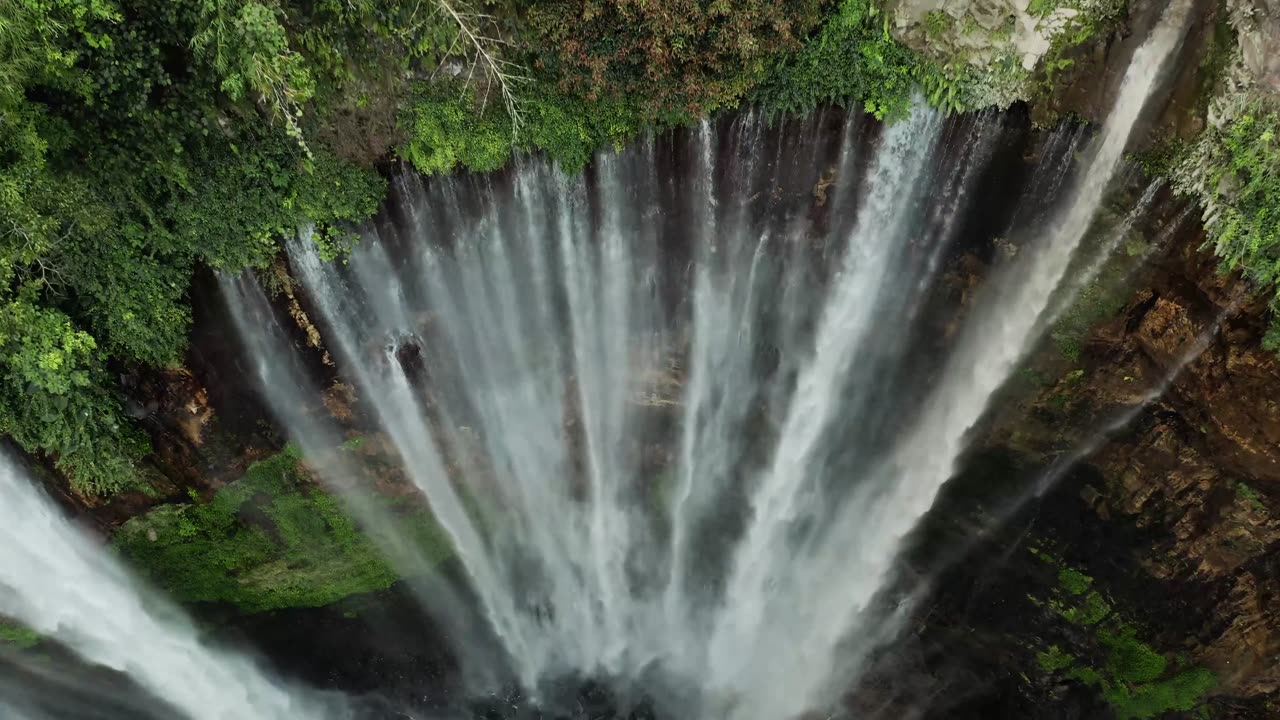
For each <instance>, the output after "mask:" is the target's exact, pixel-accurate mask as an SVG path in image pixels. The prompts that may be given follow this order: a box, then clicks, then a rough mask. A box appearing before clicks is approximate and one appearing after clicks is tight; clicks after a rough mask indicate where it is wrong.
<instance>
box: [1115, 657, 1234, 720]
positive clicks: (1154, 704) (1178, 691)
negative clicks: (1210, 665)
mask: <svg viewBox="0 0 1280 720" xmlns="http://www.w3.org/2000/svg"><path fill="white" fill-rule="evenodd" d="M1215 685H1217V678H1216V677H1215V676H1214V674H1213V673H1212V672H1210V671H1209V670H1206V669H1204V668H1196V669H1194V670H1187V671H1186V672H1181V673H1178V674H1177V675H1174V676H1173V677H1170V678H1167V679H1164V680H1160V681H1159V682H1152V683H1148V684H1145V685H1138V686H1133V687H1130V686H1127V685H1124V684H1116V685H1114V686H1112V687H1110V688H1108V689H1106V690H1104V692H1103V697H1105V698H1106V699H1107V702H1109V703H1111V707H1112V708H1113V709H1114V710H1115V713H1116V717H1117V718H1118V720H1146V719H1147V718H1155V717H1161V716H1163V715H1164V714H1165V713H1169V712H1173V711H1181V712H1188V711H1191V710H1194V709H1195V708H1196V706H1197V705H1199V704H1200V703H1201V702H1202V701H1203V699H1204V696H1205V695H1206V694H1207V693H1208V692H1209V691H1210V690H1212V689H1213V688H1214V686H1215Z"/></svg>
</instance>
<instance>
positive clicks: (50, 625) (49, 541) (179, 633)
mask: <svg viewBox="0 0 1280 720" xmlns="http://www.w3.org/2000/svg"><path fill="white" fill-rule="evenodd" d="M0 497H3V498H4V502H3V503H0V615H4V616H7V617H10V618H13V619H15V620H17V621H19V622H22V623H23V624H25V625H27V626H28V627H30V628H31V629H32V630H35V631H36V632H39V633H40V634H41V635H44V636H45V637H48V638H51V639H53V640H56V641H58V642H59V643H61V644H63V645H65V646H66V647H67V648H68V649H70V650H71V651H73V652H75V653H76V654H78V655H80V656H81V657H83V658H84V659H85V660H87V661H89V662H91V663H94V664H97V665H101V666H104V667H108V668H111V669H114V670H117V671H119V672H123V673H126V674H127V675H129V677H130V678H131V679H132V680H133V681H134V682H136V683H137V684H138V685H139V686H140V687H141V688H142V689H144V690H146V691H148V692H149V693H151V694H152V695H153V696H154V697H156V698H159V699H161V700H163V701H165V702H166V703H168V704H169V705H170V706H171V707H172V708H174V709H175V710H177V711H178V712H179V713H181V715H180V716H179V717H183V718H190V719H191V720H244V719H245V718H257V719H261V720H295V719H298V718H309V719H310V718H315V719H317V720H326V719H335V720H336V719H338V718H345V717H347V713H346V710H345V708H344V707H342V705H341V703H336V702H334V703H330V702H328V701H322V700H320V699H318V698H315V697H311V696H307V695H304V694H301V693H299V692H295V691H293V690H292V689H290V688H287V687H285V686H283V685H281V684H277V683H276V682H274V681H272V680H270V679H268V678H267V677H265V676H264V675H263V674H262V673H261V672H260V671H259V670H258V668H257V667H255V666H254V664H253V663H251V662H250V661H249V660H248V659H246V658H243V657H238V656H236V655H233V654H231V653H229V652H226V651H222V650H216V649H213V648H210V647H208V646H207V645H205V644H204V643H203V642H202V641H201V640H200V638H199V636H198V634H197V632H196V629H195V627H194V626H193V625H192V624H191V623H190V621H188V620H187V619H186V618H185V617H183V616H182V615H181V613H180V612H179V611H178V610H177V609H176V608H173V607H170V606H169V605H168V604H167V602H166V601H165V600H164V599H163V597H162V596H161V595H159V594H158V593H155V592H154V591H148V590H146V589H145V588H140V587H139V586H138V585H136V584H135V583H134V581H133V580H132V578H131V577H130V576H129V574H128V573H127V572H126V571H125V569H124V568H123V567H122V566H121V565H120V564H119V563H117V562H116V561H115V559H114V558H112V557H111V556H110V554H109V553H108V552H107V551H105V550H104V549H102V548H100V547H97V546H96V544H95V542H94V541H93V540H91V539H90V538H89V537H87V536H85V535H84V534H82V533H81V531H80V530H79V529H77V528H76V527H74V526H73V525H72V524H71V523H69V522H67V521H66V520H65V519H63V517H62V516H61V514H60V513H59V512H58V510H57V508H55V507H54V505H53V504H52V503H51V502H50V501H49V500H48V498H46V497H45V496H44V495H43V494H42V493H41V491H39V490H38V489H37V488H36V487H35V486H33V485H32V484H31V482H30V481H29V479H28V478H26V477H25V476H24V475H23V473H21V472H20V471H19V470H18V468H17V467H16V466H15V465H14V464H13V462H12V461H11V460H10V459H9V458H8V457H4V456H0ZM32 714H33V715H34V714H35V713H34V712H33V713H32ZM166 714H167V715H169V716H173V715H172V712H170V713H166ZM6 717H7V716H6Z"/></svg>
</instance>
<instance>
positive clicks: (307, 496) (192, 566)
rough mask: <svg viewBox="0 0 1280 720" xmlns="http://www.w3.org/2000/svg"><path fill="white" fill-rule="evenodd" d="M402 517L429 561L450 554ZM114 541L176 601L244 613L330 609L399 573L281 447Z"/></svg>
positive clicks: (429, 529)
mask: <svg viewBox="0 0 1280 720" xmlns="http://www.w3.org/2000/svg"><path fill="white" fill-rule="evenodd" d="M399 519H400V521H401V522H402V523H403V524H404V527H403V528H401V531H402V532H403V533H404V534H405V535H406V536H409V537H412V538H414V540H415V541H417V542H418V543H420V544H421V546H422V547H423V548H424V549H425V550H426V551H427V553H428V556H429V557H431V558H434V559H436V560H441V559H443V558H445V557H447V556H448V555H449V554H450V552H451V551H450V549H449V543H448V542H447V540H446V538H445V536H444V533H443V532H442V531H441V530H440V529H439V528H438V527H437V526H436V525H435V523H434V521H433V520H432V518H431V517H430V515H429V514H427V513H425V512H416V513H408V514H402V515H401V516H400V518H399ZM153 538H154V539H153ZM115 543H116V546H117V547H118V548H119V549H120V551H121V552H122V553H123V554H124V555H126V556H127V557H128V558H129V559H130V560H131V562H132V563H133V564H134V565H135V566H137V567H139V568H141V569H142V570H143V571H144V572H146V573H147V574H149V575H150V576H151V577H152V579H153V580H155V581H156V582H157V583H159V584H160V585H161V586H162V587H164V588H166V589H167V590H169V591H170V592H171V593H172V594H173V595H174V596H175V597H176V598H178V599H179V600H183V601H187V602H217V603H229V604H232V605H235V606H237V607H238V608H240V609H241V610H243V611H245V612H259V611H264V610H272V609H276V608H283V607H317V606H322V605H327V604H329V603H332V602H335V601H337V600H339V599H341V598H343V597H346V596H348V595H352V594H355V593H361V592H370V591H374V590H380V589H385V588H387V587H389V586H390V585H391V584H392V583H394V582H395V581H396V580H397V579H398V576H397V575H396V573H395V572H394V571H393V570H392V568H391V567H390V566H389V565H388V564H387V563H386V562H385V561H384V560H383V559H382V557H381V556H380V555H379V554H378V553H377V551H376V549H375V548H374V546H373V544H372V543H371V541H370V540H369V539H368V538H367V537H365V536H364V535H363V534H362V533H361V532H359V530H358V529H357V528H356V527H355V525H354V524H353V523H352V521H351V520H350V519H349V518H348V517H347V516H346V515H345V514H344V513H343V512H342V510H341V508H340V507H339V505H338V502H337V501H336V500H335V499H334V498H333V497H331V496H329V495H327V494H325V493H323V492H321V491H320V490H319V489H318V488H316V487H315V486H314V485H312V484H310V483H308V482H307V481H306V479H305V478H304V477H303V476H302V474H301V471H300V469H299V465H298V457H297V455H296V454H295V453H294V452H292V451H288V450H287V451H285V452H281V453H279V454H278V455H275V456H273V457H271V458H268V459H266V460H262V461H259V462H257V463H255V464H254V465H253V466H252V467H250V468H249V471H248V473H247V474H246V475H245V477H244V478H242V479H241V480H239V481H237V482H235V483H232V484H230V485H228V486H227V487H225V488H223V489H222V490H221V491H219V492H218V493H217V494H216V495H215V496H214V497H213V499H212V500H211V501H210V502H209V503H207V504H204V505H177V506H168V507H163V508H159V509H157V510H153V511H152V512H150V513H148V514H146V515H144V516H141V517H137V518H134V519H133V520H131V521H129V522H128V523H126V524H125V525H124V526H123V527H122V528H121V529H120V531H119V533H117V535H116V538H115Z"/></svg>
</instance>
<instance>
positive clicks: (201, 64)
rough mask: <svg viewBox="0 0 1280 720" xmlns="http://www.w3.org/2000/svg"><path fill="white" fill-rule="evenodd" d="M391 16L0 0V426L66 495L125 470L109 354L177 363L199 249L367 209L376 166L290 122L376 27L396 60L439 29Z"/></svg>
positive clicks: (345, 7)
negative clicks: (63, 478) (45, 459)
mask: <svg viewBox="0 0 1280 720" xmlns="http://www.w3.org/2000/svg"><path fill="white" fill-rule="evenodd" d="M410 12H411V11H410V10H406V9H400V4H398V3H392V2H383V1H382V0H358V1H348V0H341V1H339V0H320V1H318V2H306V3H285V2H283V0H281V1H279V2H272V1H270V0H267V1H262V2H259V1H257V0H182V1H180V2H173V1H171V0H0V18H3V20H2V21H0V57H3V58H4V61H3V62H2V63H0V294H2V295H3V296H2V297H0V430H2V431H3V432H5V433H6V434H9V435H11V436H12V437H13V438H14V439H15V440H16V441H17V442H18V443H19V445H21V446H22V447H23V448H25V449H26V450H28V451H32V452H42V453H46V454H48V455H49V456H50V457H51V458H52V459H53V460H54V461H55V462H56V464H57V465H58V467H59V468H60V469H61V470H62V471H64V472H65V473H66V475H67V476H68V477H69V478H70V479H71V481H72V483H73V484H74V485H75V486H76V487H77V488H78V489H79V490H80V491H82V492H90V493H105V492H112V491H115V490H118V489H120V488H122V487H127V486H131V485H133V486H136V485H138V478H139V473H140V470H139V461H140V460H141V458H143V457H144V456H145V455H146V453H147V452H148V447H147V441H146V439H145V436H144V435H143V434H142V433H140V432H139V431H138V430H137V429H136V428H135V427H134V426H133V425H132V423H131V422H130V421H129V420H128V419H127V418H125V417H123V416H122V402H121V398H120V397H119V395H118V390H117V389H116V387H115V384H114V383H113V382H112V381H111V378H112V377H113V375H114V374H115V373H114V369H115V366H116V365H129V364H135V363H138V364H149V365H172V364H176V363H179V362H180V361H181V358H182V353H183V350H184V346H185V342H186V335H187V327H188V325H189V323H190V309H189V307H188V304H187V298H186V295H187V289H188V285H189V283H190V279H191V277H192V272H193V269H194V268H195V266H196V265H197V264H200V263H204V264H207V265H210V266H212V267H215V268H219V269H224V270H229V271H235V270H239V269H241V268H244V267H249V266H255V265H256V266H261V265H265V264H266V263H267V262H268V261H269V260H270V259H271V258H272V257H273V255H274V254H275V252H276V242H277V240H278V238H280V237H281V236H283V235H284V234H287V233H290V232H293V231H294V230H295V229H296V227H297V226H298V225H299V224H301V223H303V222H308V221H311V222H316V223H318V224H319V226H320V227H321V228H322V230H323V233H322V235H321V237H322V238H325V239H330V240H332V239H333V236H334V235H335V234H338V233H340V228H341V223H343V222H344V221H350V220H359V219H362V218H364V217H366V216H368V215H369V214H370V213H372V212H373V210H374V209H375V207H376V203H377V201H378V198H379V197H380V195H381V192H382V180H381V179H380V178H379V177H378V176H377V174H376V173H374V172H373V171H372V170H370V169H368V168H362V167H357V166H355V165H353V164H352V163H350V162H349V161H347V160H344V159H342V158H340V157H339V156H338V155H337V154H335V152H334V151H333V150H332V149H330V148H329V147H326V146H324V144H323V143H317V142H313V141H311V140H310V139H309V135H310V134H311V130H310V129H311V128H314V127H316V126H319V125H322V124H323V122H322V118H321V117H318V116H316V114H317V113H324V112H331V111H332V108H335V107H337V106H338V105H340V104H341V103H342V102H345V101H346V100H344V99H350V102H351V103H353V104H355V103H356V102H357V100H358V98H359V95H360V88H361V87H362V83H361V71H360V67H361V65H360V64H361V63H365V65H364V67H365V68H366V69H367V71H368V72H375V73H376V72H380V71H381V70H382V69H384V66H385V65H386V64H387V62H388V61H385V60H380V58H383V57H387V54H385V53H381V52H379V45H380V44H387V43H391V42H397V41H399V40H400V39H401V38H402V37H408V36H410V35H412V42H411V43H404V44H402V47H404V48H406V51H405V52H403V53H400V54H398V55H392V56H391V57H398V58H401V59H400V60H397V61H396V62H398V63H399V64H400V65H401V66H402V67H403V66H406V65H405V64H406V63H408V62H410V59H412V58H415V57H423V56H425V55H427V54H429V52H430V51H429V48H431V47H435V46H436V44H442V43H444V42H447V41H451V38H449V37H442V34H444V33H442V32H441V31H439V29H438V28H439V26H440V25H441V22H440V20H439V19H438V18H435V19H430V18H426V19H421V20H419V19H415V18H413V17H412V16H410V15H409V13H410ZM298 21H302V23H299V24H295V23H297V22H298ZM308 109H313V110H314V112H312V113H311V114H310V115H309V114H308V113H307V110H308Z"/></svg>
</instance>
